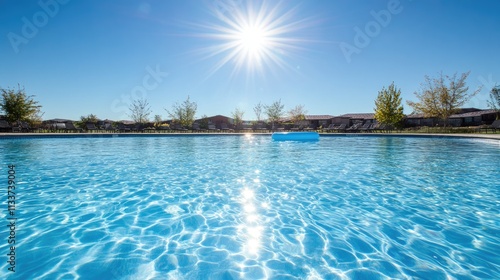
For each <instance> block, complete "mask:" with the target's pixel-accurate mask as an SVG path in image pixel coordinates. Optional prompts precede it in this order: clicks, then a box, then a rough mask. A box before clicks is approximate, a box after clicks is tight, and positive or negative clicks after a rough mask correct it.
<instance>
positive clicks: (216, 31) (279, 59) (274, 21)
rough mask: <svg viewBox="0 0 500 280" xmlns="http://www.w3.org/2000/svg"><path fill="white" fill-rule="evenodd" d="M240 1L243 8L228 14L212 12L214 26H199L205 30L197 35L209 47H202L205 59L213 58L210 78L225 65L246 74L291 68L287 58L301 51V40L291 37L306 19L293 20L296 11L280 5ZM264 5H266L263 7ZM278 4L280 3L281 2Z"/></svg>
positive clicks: (235, 9)
mask: <svg viewBox="0 0 500 280" xmlns="http://www.w3.org/2000/svg"><path fill="white" fill-rule="evenodd" d="M257 2H259V1H248V2H246V1H245V2H239V3H247V5H246V6H245V5H244V4H241V5H240V6H237V7H233V8H232V9H231V11H230V12H227V13H221V11H220V10H215V11H214V13H213V15H214V16H215V17H216V20H215V22H216V23H215V24H213V23H212V24H205V25H202V27H203V29H205V30H207V32H204V33H202V34H200V36H201V37H204V38H205V39H209V40H207V42H209V43H210V44H211V46H209V47H205V48H202V49H201V50H200V52H201V53H203V55H204V56H205V57H204V58H205V59H212V58H216V62H215V63H214V65H213V67H212V69H211V70H210V75H212V74H214V73H215V72H217V71H218V70H219V69H221V68H223V67H224V66H226V65H228V64H232V65H233V71H232V73H233V74H237V73H239V72H240V71H242V70H246V72H247V73H254V72H261V73H263V72H264V71H265V70H268V69H272V70H273V71H275V70H276V69H286V68H288V69H294V68H295V66H292V65H289V63H288V61H287V58H288V56H290V55H291V54H293V53H294V52H296V51H298V50H301V47H300V46H299V45H300V43H303V42H304V40H303V39H300V38H297V37H295V36H294V34H295V32H297V31H298V30H300V29H301V28H303V27H304V26H307V24H305V22H306V20H304V19H301V20H294V16H295V14H296V11H297V9H296V8H295V9H285V8H283V7H282V6H281V5H280V4H279V3H278V4H276V5H274V6H269V5H268V3H270V2H265V1H262V2H261V3H260V4H255V3H257ZM266 3H267V4H266ZM280 3H281V2H280Z"/></svg>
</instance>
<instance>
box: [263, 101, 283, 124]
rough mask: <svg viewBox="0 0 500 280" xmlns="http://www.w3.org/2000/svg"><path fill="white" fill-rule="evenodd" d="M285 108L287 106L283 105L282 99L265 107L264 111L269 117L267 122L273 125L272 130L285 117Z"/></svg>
mask: <svg viewBox="0 0 500 280" xmlns="http://www.w3.org/2000/svg"><path fill="white" fill-rule="evenodd" d="M284 108H285V105H283V104H281V99H280V100H278V101H274V102H273V104H271V105H264V111H265V113H266V115H267V120H268V121H269V122H270V123H271V125H272V129H274V124H275V123H276V122H278V121H279V120H280V119H281V118H282V117H283V114H284Z"/></svg>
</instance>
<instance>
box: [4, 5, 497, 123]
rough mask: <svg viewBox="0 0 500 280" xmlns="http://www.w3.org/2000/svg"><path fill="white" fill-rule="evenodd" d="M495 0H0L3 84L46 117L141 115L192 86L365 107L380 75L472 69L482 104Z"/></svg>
mask: <svg viewBox="0 0 500 280" xmlns="http://www.w3.org/2000/svg"><path fill="white" fill-rule="evenodd" d="M499 11H500V1H498V0H441V1H440V0H399V1H398V0H373V1H361V0H359V1H354V0H286V1H285V0H284V1H274V0H266V1H262V2H261V1H258V0H255V1H244V0H169V1H160V0H144V1H132V0H124V1H110V0H86V1H78V0H40V1H28V0H23V1H18V0H0V20H1V24H0V34H1V40H0V65H1V66H0V87H2V88H9V87H10V88H13V87H17V85H18V84H20V85H21V86H24V87H25V89H26V92H27V93H28V94H30V95H35V99H36V100H38V101H39V102H40V105H42V106H43V111H44V112H45V115H44V116H43V117H44V119H51V118H68V119H75V120H76V119H79V118H80V116H82V115H88V114H90V113H93V114H95V115H97V116H98V117H99V118H101V119H106V118H108V119H114V120H122V119H130V118H129V117H128V116H127V114H128V113H129V110H128V109H127V108H128V107H129V104H130V103H131V101H132V100H134V99H137V98H141V97H144V98H146V99H147V100H148V102H149V103H150V104H151V109H152V114H151V118H152V117H153V116H154V115H156V114H159V115H161V116H162V117H163V118H164V119H166V118H168V116H167V112H166V111H165V108H167V109H170V108H171V107H172V105H173V104H174V103H175V102H182V101H183V100H185V99H186V98H187V96H188V95H189V96H190V98H191V100H192V101H195V102H197V104H198V113H197V117H201V116H202V115H208V116H211V115H216V114H222V115H227V116H230V114H231V112H232V111H234V110H235V108H236V107H239V108H240V109H242V110H243V111H245V115H244V119H254V118H255V114H254V112H253V107H254V106H255V105H256V104H257V103H259V102H262V103H263V104H270V103H272V102H273V101H276V100H279V99H281V101H282V102H283V103H284V104H285V108H286V109H290V108H292V107H294V106H296V105H299V104H300V105H304V106H305V109H306V110H307V113H308V114H329V115H340V114H344V113H366V112H373V107H374V99H375V98H376V96H377V93H378V91H379V90H381V89H382V87H384V86H385V87H387V86H388V85H390V83H391V82H393V81H394V82H395V84H396V86H397V87H399V88H400V89H401V91H402V97H403V102H404V103H405V113H410V112H411V110H410V108H408V106H407V105H406V100H415V98H414V94H413V93H414V92H415V91H417V90H419V89H420V88H421V83H422V82H424V76H425V75H429V76H431V77H436V76H438V75H439V73H443V74H446V75H453V74H454V73H458V74H461V73H463V72H467V71H471V72H470V76H469V78H468V80H467V81H468V85H469V86H470V89H471V90H474V89H476V88H477V87H479V86H483V89H482V91H481V92H480V94H478V95H477V96H476V97H475V98H474V99H473V100H471V101H470V102H469V103H468V104H467V107H477V108H483V109H484V108H486V107H487V103H486V100H487V99H488V94H489V90H490V89H491V87H492V86H494V85H495V83H498V84H500V15H499Z"/></svg>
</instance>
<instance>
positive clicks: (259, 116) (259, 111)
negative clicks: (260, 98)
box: [253, 102, 263, 122]
mask: <svg viewBox="0 0 500 280" xmlns="http://www.w3.org/2000/svg"><path fill="white" fill-rule="evenodd" d="M262 110H263V107H262V103H260V102H259V103H258V104H257V105H255V107H253V111H254V113H255V116H256V117H257V121H258V122H260V121H261V120H262Z"/></svg>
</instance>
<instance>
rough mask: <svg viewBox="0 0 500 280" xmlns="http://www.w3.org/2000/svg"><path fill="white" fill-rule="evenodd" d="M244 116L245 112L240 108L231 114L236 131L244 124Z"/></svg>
mask: <svg viewBox="0 0 500 280" xmlns="http://www.w3.org/2000/svg"><path fill="white" fill-rule="evenodd" d="M244 114H245V112H243V111H242V110H240V109H239V108H236V109H235V110H234V111H233V112H232V113H231V116H232V117H233V120H234V126H235V128H236V129H239V128H240V127H241V124H242V123H243V115H244Z"/></svg>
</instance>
